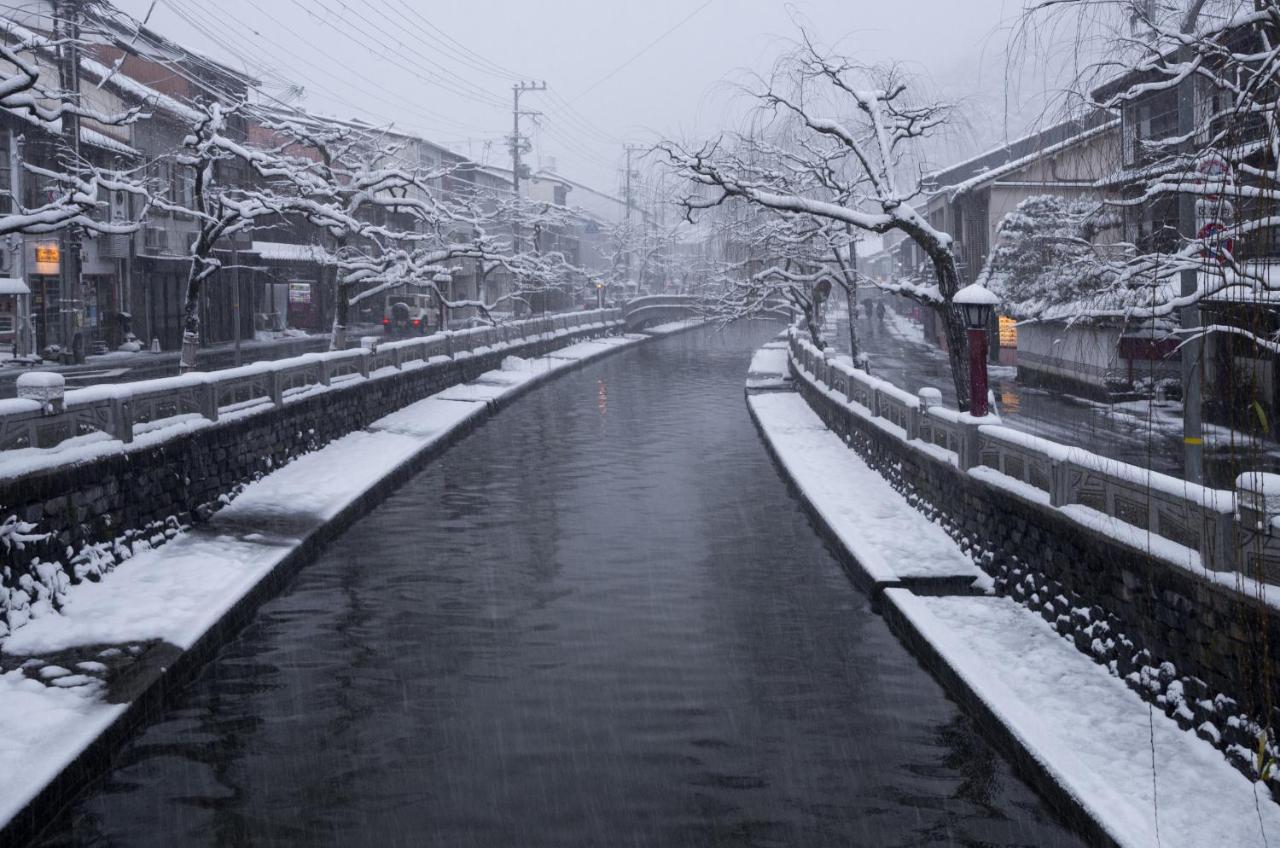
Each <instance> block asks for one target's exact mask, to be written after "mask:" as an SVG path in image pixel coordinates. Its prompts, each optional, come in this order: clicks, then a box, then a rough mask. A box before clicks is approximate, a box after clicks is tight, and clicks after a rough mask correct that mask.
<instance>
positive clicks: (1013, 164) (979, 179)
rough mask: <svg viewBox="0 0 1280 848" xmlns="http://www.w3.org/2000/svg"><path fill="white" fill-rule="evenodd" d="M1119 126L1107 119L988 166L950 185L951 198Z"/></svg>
mask: <svg viewBox="0 0 1280 848" xmlns="http://www.w3.org/2000/svg"><path fill="white" fill-rule="evenodd" d="M1119 126H1120V119H1119V118H1116V119H1114V120H1110V121H1107V122H1106V123H1105V124H1100V125H1098V126H1096V127H1094V128H1092V129H1089V130H1085V131H1084V132H1082V133H1080V134H1078V135H1073V136H1071V137H1069V138H1065V139H1063V140H1062V141H1059V142H1057V143H1056V144H1051V145H1049V146H1048V147H1045V148H1042V149H1039V150H1035V151H1033V152H1031V153H1028V154H1026V155H1025V156H1023V157H1021V158H1019V159H1013V160H1011V161H1009V162H1006V163H1005V164H1003V165H1000V166H999V167H995V168H989V169H987V170H985V171H983V172H981V173H979V174H978V175H977V176H974V177H970V178H969V179H967V180H964V181H963V182H959V183H956V184H955V185H953V186H951V187H950V193H951V199H952V200H955V199H956V198H957V197H959V196H960V195H962V194H965V193H966V192H970V191H973V190H974V189H975V188H980V187H982V186H984V185H986V184H987V183H991V182H994V181H996V180H998V179H1000V178H1001V177H1003V176H1006V175H1007V174H1012V173H1013V172H1015V171H1018V170H1020V169H1022V168H1025V167H1027V166H1028V165H1031V164H1033V163H1034V162H1036V161H1037V160H1039V159H1042V158H1044V157H1045V156H1052V155H1054V154H1055V153H1061V152H1062V151H1064V150H1067V149H1069V148H1071V147H1074V146H1076V145H1077V144H1081V143H1083V142H1085V141H1088V140H1090V139H1092V138H1096V137H1097V136H1100V135H1102V134H1103V133H1106V132H1109V131H1111V130H1113V129H1116V128H1117V127H1119Z"/></svg>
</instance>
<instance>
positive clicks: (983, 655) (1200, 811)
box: [885, 589, 1280, 848]
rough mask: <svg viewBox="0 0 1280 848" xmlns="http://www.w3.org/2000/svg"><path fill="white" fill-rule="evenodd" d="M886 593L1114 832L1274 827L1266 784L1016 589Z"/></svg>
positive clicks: (1275, 813) (1171, 837) (1237, 837)
mask: <svg viewBox="0 0 1280 848" xmlns="http://www.w3.org/2000/svg"><path fill="white" fill-rule="evenodd" d="M885 598H886V600H887V602H888V603H890V604H891V605H892V606H893V607H894V608H896V609H897V610H898V611H899V612H900V613H901V614H902V616H903V617H904V618H905V619H906V621H908V622H909V623H910V625H911V627H912V628H913V629H914V630H916V631H917V632H918V633H919V634H920V635H922V636H923V637H924V638H925V639H926V640H928V642H929V644H930V645H932V646H933V648H934V649H935V650H936V651H937V652H938V654H939V655H940V656H941V657H942V659H943V660H944V661H945V662H946V663H947V665H948V666H949V667H950V668H951V669H952V670H953V671H955V673H956V674H957V675H958V676H959V677H960V679H961V680H962V681H963V683H964V684H965V685H966V686H967V687H968V688H969V689H970V690H971V691H973V692H974V693H975V694H976V695H977V697H978V698H979V699H980V700H981V701H982V702H983V703H984V704H985V705H986V707H987V708H988V709H990V710H991V711H992V712H993V713H994V714H995V715H996V716H997V717H998V718H999V720H1000V721H1001V723H1002V724H1004V725H1005V727H1006V728H1008V729H1009V731H1010V732H1011V733H1012V734H1013V735H1014V737H1015V738H1016V739H1017V740H1018V742H1019V744H1020V745H1022V746H1023V747H1025V748H1026V749H1027V750H1028V751H1029V752H1030V753H1031V754H1032V756H1033V757H1034V758H1035V759H1036V761H1037V762H1038V764H1039V765H1040V767H1041V768H1043V769H1045V770H1046V771H1047V772H1048V773H1049V774H1050V775H1051V776H1052V777H1053V779H1054V780H1055V781H1056V782H1057V783H1059V785H1061V786H1062V787H1063V788H1064V789H1065V790H1066V791H1067V792H1068V793H1070V795H1071V796H1073V797H1074V798H1075V799H1076V801H1077V803H1079V804H1080V805H1081V806H1082V807H1083V808H1084V809H1086V810H1088V811H1089V812H1090V814H1091V815H1092V817H1093V818H1094V819H1095V821H1098V822H1099V823H1100V824H1101V825H1102V826H1103V828H1104V829H1105V830H1106V831H1107V832H1108V833H1109V834H1110V835H1111V836H1112V838H1113V839H1115V841H1116V842H1118V843H1119V844H1121V845H1126V846H1128V845H1133V846H1148V845H1157V844H1159V845H1163V846H1165V848H1182V846H1186V848H1192V847H1193V846H1194V848H1202V846H1207V845H1232V846H1252V845H1258V846H1262V845H1265V844H1266V840H1267V837H1272V838H1274V836H1275V835H1277V834H1280V807H1277V806H1276V805H1275V804H1273V803H1271V802H1270V801H1269V800H1268V799H1267V798H1266V789H1265V787H1262V786H1258V785H1255V784H1254V783H1253V782H1251V781H1250V780H1249V779H1248V778H1246V777H1245V776H1244V775H1242V774H1241V773H1240V772H1238V771H1236V770H1235V769H1234V768H1232V767H1231V765H1229V764H1228V763H1227V762H1226V761H1225V760H1223V759H1222V757H1221V756H1220V755H1219V754H1218V753H1217V752H1216V751H1215V750H1213V748H1211V747H1210V746H1209V745H1206V744H1205V743H1204V742H1202V741H1201V740H1199V739H1197V738H1196V736H1195V735H1194V734H1192V733H1189V732H1187V731H1185V730H1182V729H1181V728H1179V727H1178V725H1177V723H1175V722H1174V721H1173V720H1172V719H1170V718H1167V717H1165V716H1164V715H1163V714H1162V713H1160V712H1159V711H1158V710H1153V709H1151V708H1150V707H1149V706H1148V705H1147V704H1145V703H1143V702H1142V701H1141V700H1139V699H1138V698H1135V697H1134V695H1133V693H1132V692H1130V691H1128V689H1127V688H1126V687H1125V684H1124V683H1123V682H1122V681H1120V680H1119V679H1117V678H1115V677H1113V676H1112V675H1111V674H1109V673H1108V672H1107V670H1106V669H1105V668H1104V667H1102V666H1098V665H1095V664H1094V663H1093V662H1092V661H1091V660H1090V659H1089V658H1088V657H1086V656H1085V655H1084V654H1081V653H1080V652H1079V651H1077V650H1076V649H1075V647H1074V646H1073V645H1072V644H1071V643H1070V642H1069V641H1067V640H1065V639H1063V638H1061V637H1060V636H1058V635H1057V634H1056V633H1054V632H1053V630H1052V629H1050V627H1049V625H1048V624H1046V623H1045V622H1044V621H1042V620H1041V619H1040V618H1039V617H1037V616H1035V615H1034V614H1032V613H1030V612H1028V611H1027V610H1026V609H1025V608H1023V607H1021V606H1019V605H1018V604H1017V603H1015V602H1014V601H1011V600H1008V599H1004V598H993V597H917V596H915V595H913V594H911V593H910V592H908V591H905V590H900V589H889V590H887V591H886V592H885ZM1255 790H1256V791H1257V792H1258V793H1261V795H1260V800H1261V802H1260V803H1258V802H1257V799H1255V794H1254V793H1255ZM1264 831H1265V834H1266V836H1264Z"/></svg>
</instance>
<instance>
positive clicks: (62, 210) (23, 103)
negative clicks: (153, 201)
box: [0, 21, 146, 235]
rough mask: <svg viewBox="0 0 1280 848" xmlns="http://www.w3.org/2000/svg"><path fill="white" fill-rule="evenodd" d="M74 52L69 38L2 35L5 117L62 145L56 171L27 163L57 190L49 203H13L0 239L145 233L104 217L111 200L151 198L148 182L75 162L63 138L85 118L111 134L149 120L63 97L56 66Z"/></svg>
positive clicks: (8, 29)
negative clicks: (77, 231) (61, 55)
mask: <svg viewBox="0 0 1280 848" xmlns="http://www.w3.org/2000/svg"><path fill="white" fill-rule="evenodd" d="M70 46H71V39H70V38H60V39H56V40H55V39H51V38H48V37H45V36H43V35H40V34H37V33H34V32H31V31H30V30H27V29H24V28H22V27H20V26H18V25H17V24H15V23H13V22H12V21H6V22H4V29H3V31H0V114H4V115H6V116H8V117H11V118H13V119H15V120H16V121H17V122H18V123H19V125H30V126H31V128H32V131H33V132H35V133H46V134H48V136H49V137H50V138H51V139H58V140H59V141H60V143H59V144H58V145H56V147H55V151H56V152H55V156H54V160H55V161H54V162H52V163H50V164H49V166H47V167H42V166H39V165H36V164H33V163H30V162H24V163H23V168H24V170H25V171H26V173H28V174H30V175H32V176H34V177H37V178H40V179H41V180H43V181H44V183H45V184H46V185H48V186H50V187H53V188H54V190H53V191H52V192H51V193H50V194H46V195H45V200H44V202H43V203H42V204H40V205H39V206H34V207H30V208H27V207H24V206H23V205H22V198H20V197H16V196H15V197H13V198H12V200H13V203H12V204H11V207H10V210H9V211H7V212H4V213H0V235H8V234H11V233H52V232H57V231H59V230H63V229H66V228H68V227H80V228H82V229H84V230H86V231H90V232H95V233H104V234H106V233H131V232H134V231H136V230H137V229H138V224H137V222H136V221H112V220H110V219H109V216H105V215H102V214H101V213H102V211H103V210H104V209H106V208H107V206H108V203H109V195H110V193H111V192H124V193H127V194H130V195H135V196H139V197H143V196H145V194H146V191H145V188H144V186H143V185H142V182H141V181H140V180H138V179H136V178H135V177H134V176H133V175H131V174H128V173H122V172H114V171H108V170H104V169H101V168H98V167H95V166H94V165H93V164H92V163H90V162H88V161H87V160H85V159H83V158H81V157H78V156H76V154H75V150H74V149H73V148H72V147H71V146H70V145H68V144H66V143H65V140H64V139H63V136H64V135H65V133H64V122H65V121H69V120H75V119H80V118H85V119H89V120H92V121H95V122H97V123H99V124H102V125H106V126H124V125H127V124H131V123H133V122H135V121H137V120H139V119H140V118H142V117H144V115H143V113H142V112H141V110H139V109H136V108H134V109H127V110H124V111H122V112H119V113H112V114H107V113H104V112H101V111H98V110H96V109H93V108H90V107H88V106H86V105H85V104H84V103H83V102H82V100H81V99H80V98H77V97H75V96H73V95H72V94H71V93H69V92H67V91H64V90H63V89H62V88H61V87H60V86H59V83H58V80H57V73H56V71H55V70H54V67H53V62H54V60H55V57H56V54H57V51H58V50H60V49H61V50H66V49H69V48H70ZM50 195H51V196H50Z"/></svg>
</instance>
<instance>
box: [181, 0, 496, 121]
mask: <svg viewBox="0 0 1280 848" xmlns="http://www.w3.org/2000/svg"><path fill="white" fill-rule="evenodd" d="M162 2H164V3H165V5H167V6H169V7H170V8H171V9H172V10H173V11H174V12H175V13H176V14H178V16H179V17H181V18H182V19H183V20H185V21H187V22H188V23H189V24H191V25H192V26H193V27H195V28H197V29H199V30H201V31H204V32H205V33H206V34H209V35H210V36H211V37H212V35H211V34H212V32H213V31H214V30H215V29H221V30H223V31H229V30H230V29H231V24H230V23H225V22H223V21H222V20H221V19H218V18H216V17H213V16H212V13H208V15H207V17H206V16H204V13H201V17H199V18H198V19H197V17H196V14H195V12H194V11H193V10H191V9H188V8H187V7H186V6H185V3H184V0H162ZM179 7H181V8H179ZM258 12H259V14H261V15H262V16H263V17H265V18H266V19H267V20H269V21H271V22H272V23H274V24H276V25H277V26H279V27H281V29H282V30H284V29H288V28H287V27H286V26H285V25H284V23H283V22H281V21H280V20H279V19H277V18H275V17H273V16H272V15H271V14H270V13H269V12H268V11H267V10H266V9H259V10H258ZM241 26H243V27H244V29H245V30H247V31H248V32H249V33H251V34H252V35H253V36H254V37H256V38H257V39H258V40H259V41H261V42H262V43H263V44H264V46H266V47H267V48H268V49H270V50H274V51H277V52H281V51H282V52H284V53H285V54H287V55H289V56H292V57H293V58H294V59H295V60H296V61H297V62H300V63H301V64H303V65H305V66H306V67H308V68H310V69H311V70H312V71H315V72H318V73H320V74H322V75H324V76H325V77H327V78H330V79H333V80H336V81H338V82H339V83H341V84H343V85H346V86H349V87H350V88H352V89H353V90H357V91H358V92H359V93H360V95H361V96H362V97H364V98H371V99H374V100H377V101H380V102H381V103H383V104H385V105H388V106H390V107H392V109H393V110H394V111H395V112H413V111H416V112H418V113H420V114H421V115H423V116H424V117H426V118H428V119H429V120H431V121H432V122H443V123H445V124H450V125H453V126H455V127H458V128H460V129H467V130H479V131H481V132H486V131H488V130H487V128H484V127H480V126H478V125H475V124H470V123H467V122H464V121H460V120H458V119H456V118H451V117H449V116H447V115H444V114H442V113H439V112H435V111H432V110H430V109H427V108H425V107H423V106H421V105H419V104H417V103H413V102H406V101H402V100H399V99H397V98H394V97H392V96H390V95H388V94H386V93H385V92H384V89H383V87H382V83H380V82H379V81H378V80H375V79H373V78H372V77H370V76H368V75H366V74H364V73H361V72H360V71H358V70H355V69H349V73H350V75H351V77H354V78H356V79H360V80H363V81H365V82H366V83H368V85H369V86H370V87H369V88H364V87H358V86H356V85H355V83H353V82H352V81H351V79H349V78H348V77H347V76H345V75H343V74H339V73H336V72H334V71H333V70H331V69H330V68H328V67H325V66H324V65H321V64H319V63H317V62H315V61H312V60H311V59H309V58H307V57H306V56H303V55H301V54H299V53H298V52H296V51H294V50H290V49H289V48H288V47H287V46H285V45H284V44H282V43H280V41H278V40H274V39H268V38H267V37H266V36H265V35H263V34H262V33H261V32H259V31H258V30H257V29H254V28H253V27H251V26H247V25H244V24H241ZM226 49H231V48H226ZM233 55H234V54H233ZM281 79H283V80H284V81H285V82H289V80H287V79H286V78H284V77H283V75H281ZM312 79H313V81H312V82H311V83H310V85H311V87H312V88H314V89H316V90H317V91H320V92H323V93H326V94H328V95H329V96H330V97H332V98H333V99H334V100H336V101H338V102H340V103H342V104H343V105H346V106H348V107H350V108H353V109H356V110H357V111H359V112H363V113H365V114H368V115H376V113H375V112H374V110H371V109H369V107H368V104H367V103H357V102H355V101H353V100H350V99H348V98H346V97H344V96H343V95H342V94H339V93H338V92H337V91H335V90H334V89H332V88H329V87H327V86H324V85H321V84H319V83H316V82H314V77H313V78H312ZM273 99H274V98H273ZM378 120H379V121H387V122H391V121H390V120H388V119H387V118H386V117H385V116H380V117H379V118H378Z"/></svg>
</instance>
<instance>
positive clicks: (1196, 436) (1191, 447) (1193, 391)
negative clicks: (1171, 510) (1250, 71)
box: [1178, 48, 1204, 483]
mask: <svg viewBox="0 0 1280 848" xmlns="http://www.w3.org/2000/svg"><path fill="white" fill-rule="evenodd" d="M1185 52H1186V54H1187V55H1185V56H1183V57H1182V58H1183V60H1184V61H1186V60H1189V59H1190V58H1191V56H1190V48H1186V50H1185ZM1194 131H1195V75H1194V74H1188V75H1187V78H1186V79H1184V80H1182V82H1180V83H1179V84H1178V133H1179V134H1180V135H1183V136H1186V138H1187V140H1186V142H1185V145H1184V152H1185V153H1186V154H1187V155H1188V156H1190V155H1192V154H1193V153H1194V151H1195V139H1194V138H1193V137H1192V135H1193V133H1194ZM1184 179H1185V176H1184ZM1178 235H1179V237H1180V238H1179V241H1180V242H1181V244H1183V245H1186V244H1187V243H1188V242H1189V241H1191V240H1192V239H1195V238H1196V199H1195V195H1193V194H1191V193H1190V192H1180V193H1179V195H1178ZM1198 277H1199V274H1198V273H1197V272H1196V271H1195V270H1192V269H1188V270H1184V271H1183V272H1182V273H1181V280H1180V282H1181V286H1180V293H1181V294H1182V296H1183V297H1191V298H1192V301H1191V303H1190V305H1188V306H1184V307H1183V308H1182V313H1181V317H1182V331H1183V333H1186V334H1188V337H1187V340H1186V341H1185V342H1184V343H1183V345H1182V453H1183V462H1184V475H1185V477H1186V479H1187V480H1188V482H1191V483H1200V482H1203V481H1204V432H1203V426H1202V422H1201V418H1200V414H1201V397H1200V386H1201V382H1202V380H1203V374H1202V368H1203V357H1204V343H1203V341H1202V339H1201V337H1200V335H1199V331H1200V306H1199V304H1198V303H1197V302H1196V301H1195V300H1194V296H1195V294H1196V292H1197V290H1198V287H1199V279H1198Z"/></svg>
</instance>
